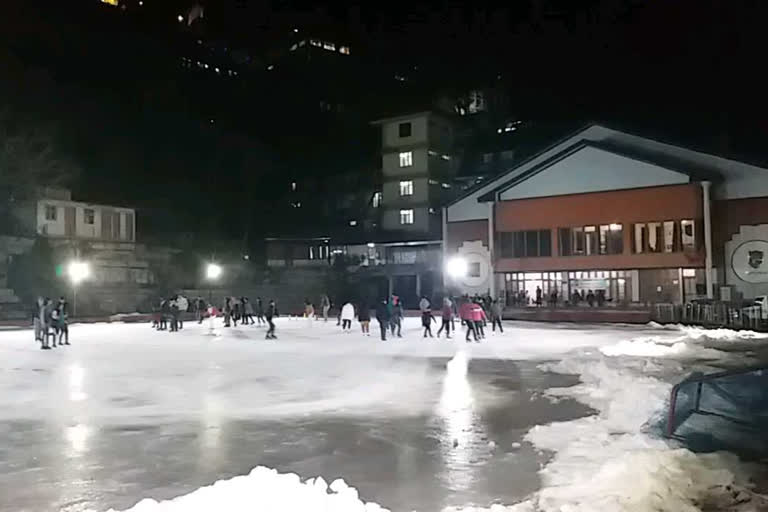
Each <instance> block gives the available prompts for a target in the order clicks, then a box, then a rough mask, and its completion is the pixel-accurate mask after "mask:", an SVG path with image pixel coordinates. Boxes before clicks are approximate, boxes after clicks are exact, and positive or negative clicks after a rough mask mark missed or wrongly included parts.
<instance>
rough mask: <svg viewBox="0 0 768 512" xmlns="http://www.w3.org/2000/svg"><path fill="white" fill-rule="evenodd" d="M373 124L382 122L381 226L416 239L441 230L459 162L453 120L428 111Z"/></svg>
mask: <svg viewBox="0 0 768 512" xmlns="http://www.w3.org/2000/svg"><path fill="white" fill-rule="evenodd" d="M373 124H374V125H377V126H380V127H381V166H382V178H383V189H382V197H381V211H382V214H381V219H382V220H381V228H382V229H383V230H384V231H388V232H401V233H403V234H404V235H406V236H408V237H411V238H418V237H422V238H424V237H429V236H430V235H434V234H438V233H439V230H440V205H441V203H442V202H443V201H444V200H445V198H446V196H448V195H449V194H450V193H451V187H452V178H453V176H454V175H455V174H456V169H457V167H458V155H456V154H455V152H454V129H455V128H454V123H453V121H452V120H451V118H450V117H449V116H448V115H446V114H441V113H439V112H435V111H428V112H418V113H415V114H410V115H405V116H400V117H390V118H385V119H379V120H377V121H374V122H373Z"/></svg>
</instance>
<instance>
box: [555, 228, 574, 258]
mask: <svg viewBox="0 0 768 512" xmlns="http://www.w3.org/2000/svg"><path fill="white" fill-rule="evenodd" d="M557 241H558V246H559V247H560V256H570V255H571V254H573V253H572V252H571V241H572V237H571V230H570V229H569V228H560V229H558V230H557Z"/></svg>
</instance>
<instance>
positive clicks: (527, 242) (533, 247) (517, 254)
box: [499, 229, 552, 258]
mask: <svg viewBox="0 0 768 512" xmlns="http://www.w3.org/2000/svg"><path fill="white" fill-rule="evenodd" d="M499 242H500V243H499V245H500V247H501V257H502V258H534V257H539V256H552V234H551V231H550V230H548V229H542V230H535V231H513V232H511V233H510V232H507V233H504V232H503V233H501V234H500V239H499Z"/></svg>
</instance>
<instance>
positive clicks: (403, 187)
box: [400, 181, 413, 196]
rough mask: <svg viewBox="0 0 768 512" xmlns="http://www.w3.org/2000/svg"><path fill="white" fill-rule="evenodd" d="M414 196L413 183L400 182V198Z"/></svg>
mask: <svg viewBox="0 0 768 512" xmlns="http://www.w3.org/2000/svg"><path fill="white" fill-rule="evenodd" d="M412 195H413V182H412V181H401V182H400V196H412Z"/></svg>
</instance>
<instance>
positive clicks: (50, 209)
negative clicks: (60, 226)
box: [45, 204, 57, 220]
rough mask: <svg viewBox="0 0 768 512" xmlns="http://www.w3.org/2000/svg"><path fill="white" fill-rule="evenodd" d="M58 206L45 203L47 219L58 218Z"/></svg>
mask: <svg viewBox="0 0 768 512" xmlns="http://www.w3.org/2000/svg"><path fill="white" fill-rule="evenodd" d="M56 213H57V212H56V207H55V206H51V205H49V204H47V205H45V220H56Z"/></svg>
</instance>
